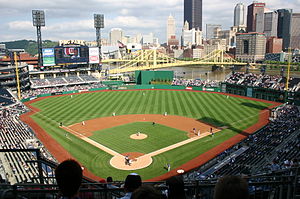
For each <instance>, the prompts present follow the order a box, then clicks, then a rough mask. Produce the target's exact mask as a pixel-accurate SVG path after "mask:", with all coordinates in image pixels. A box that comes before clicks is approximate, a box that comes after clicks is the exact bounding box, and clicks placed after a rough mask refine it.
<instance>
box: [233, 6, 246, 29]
mask: <svg viewBox="0 0 300 199" xmlns="http://www.w3.org/2000/svg"><path fill="white" fill-rule="evenodd" d="M233 25H234V26H244V25H246V23H245V6H244V4H243V3H238V4H236V6H235V8H234V20H233Z"/></svg>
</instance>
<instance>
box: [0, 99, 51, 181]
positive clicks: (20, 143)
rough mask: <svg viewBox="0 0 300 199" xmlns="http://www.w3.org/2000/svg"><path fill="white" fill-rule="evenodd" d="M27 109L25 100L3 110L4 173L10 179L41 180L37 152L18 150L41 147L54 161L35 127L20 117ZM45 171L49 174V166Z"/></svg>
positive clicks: (0, 124)
mask: <svg viewBox="0 0 300 199" xmlns="http://www.w3.org/2000/svg"><path fill="white" fill-rule="evenodd" d="M25 111H26V108H25V107H24V105H22V104H15V105H13V106H10V107H9V108H5V109H2V110H0V116H1V120H0V150H1V151H2V152H1V153H0V160H1V162H2V163H3V164H2V169H3V172H5V173H2V174H1V176H2V177H4V180H6V181H8V182H10V183H22V182H31V183H40V181H39V171H38V166H37V162H35V161H36V160H37V156H36V153H33V152H25V151H20V152H15V151H14V150H21V149H38V150H39V152H40V153H41V155H42V156H43V157H44V158H46V159H49V160H52V161H54V158H53V157H52V156H51V155H50V153H49V152H48V151H47V150H46V149H45V148H44V147H43V145H42V143H41V142H40V141H39V140H37V138H36V137H35V135H34V133H33V132H32V131H31V129H30V128H29V127H28V126H27V125H25V124H24V123H23V122H21V121H20V119H19V115H20V114H22V113H24V112H25ZM3 151H6V152H3ZM44 168H46V167H45V166H44ZM43 175H44V176H45V177H46V176H49V170H47V171H46V170H43ZM52 175H53V173H52ZM45 183H53V180H51V179H49V180H48V181H45Z"/></svg>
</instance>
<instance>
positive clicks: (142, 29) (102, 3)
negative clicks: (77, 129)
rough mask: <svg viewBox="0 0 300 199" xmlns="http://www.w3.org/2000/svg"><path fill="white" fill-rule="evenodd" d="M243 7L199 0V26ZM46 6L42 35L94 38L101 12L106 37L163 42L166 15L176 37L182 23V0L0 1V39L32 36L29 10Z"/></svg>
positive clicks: (276, 4) (284, 3)
mask: <svg viewBox="0 0 300 199" xmlns="http://www.w3.org/2000/svg"><path fill="white" fill-rule="evenodd" d="M239 2H242V3H244V4H245V5H246V6H248V5H249V4H251V3H252V1H245V0H241V1H237V0H203V29H204V28H205V24H207V23H215V24H222V26H223V29H229V27H230V26H232V24H233V10H234V7H235V5H236V4H237V3H239ZM264 2H265V3H266V4H267V7H268V8H270V9H279V8H292V9H293V10H294V12H300V0H268V1H264ZM34 9H41V10H45V13H46V27H43V28H42V39H43V40H45V39H49V40H55V41H58V40H60V39H67V40H69V39H83V40H88V41H92V40H95V29H94V27H93V14H95V13H97V14H104V16H105V23H104V24H105V28H104V29H102V31H101V33H102V37H104V38H107V37H108V32H109V31H110V29H111V28H122V29H123V30H124V32H125V35H135V34H136V33H142V34H148V33H150V32H153V33H154V35H155V36H156V37H158V38H159V42H160V43H163V42H165V41H166V21H167V18H168V16H169V15H170V14H172V15H173V16H174V18H175V20H176V30H177V33H178V35H177V37H178V36H179V32H180V30H181V28H182V25H183V0H0V24H1V28H0V42H1V41H12V40H20V39H33V40H36V29H35V28H34V27H33V26H32V16H31V11H32V10H34Z"/></svg>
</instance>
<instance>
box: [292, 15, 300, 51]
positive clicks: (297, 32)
mask: <svg viewBox="0 0 300 199" xmlns="http://www.w3.org/2000/svg"><path fill="white" fill-rule="evenodd" d="M299 27H300V13H293V14H292V27H291V43H290V47H291V48H292V49H296V48H298V49H300V28H299Z"/></svg>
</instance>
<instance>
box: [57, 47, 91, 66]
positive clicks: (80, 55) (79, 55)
mask: <svg viewBox="0 0 300 199" xmlns="http://www.w3.org/2000/svg"><path fill="white" fill-rule="evenodd" d="M54 51H55V62H56V64H66V63H77V64H79V63H80V64H87V63H88V62H89V48H88V47H87V46H79V47H78V46H74V47H56V48H54Z"/></svg>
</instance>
